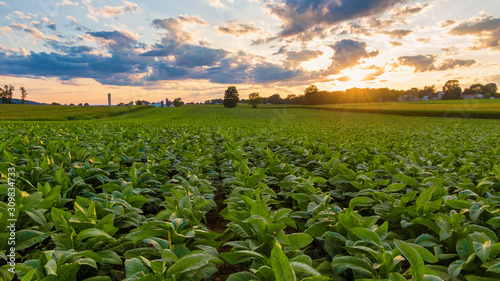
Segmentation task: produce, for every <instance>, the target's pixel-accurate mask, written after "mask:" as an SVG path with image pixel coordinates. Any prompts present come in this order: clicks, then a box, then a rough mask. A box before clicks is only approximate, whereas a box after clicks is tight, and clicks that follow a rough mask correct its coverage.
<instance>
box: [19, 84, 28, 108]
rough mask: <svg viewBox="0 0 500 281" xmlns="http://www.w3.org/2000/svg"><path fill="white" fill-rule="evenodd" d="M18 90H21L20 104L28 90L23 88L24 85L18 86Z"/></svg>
mask: <svg viewBox="0 0 500 281" xmlns="http://www.w3.org/2000/svg"><path fill="white" fill-rule="evenodd" d="M19 90H21V104H24V102H25V101H26V96H27V95H28V92H27V91H26V89H24V87H21V88H19Z"/></svg>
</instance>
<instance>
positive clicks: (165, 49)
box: [143, 15, 208, 56]
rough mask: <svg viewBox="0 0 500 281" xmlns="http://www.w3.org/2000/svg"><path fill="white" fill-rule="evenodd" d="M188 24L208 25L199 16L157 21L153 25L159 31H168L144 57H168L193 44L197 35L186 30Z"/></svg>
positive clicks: (183, 16) (184, 16)
mask: <svg viewBox="0 0 500 281" xmlns="http://www.w3.org/2000/svg"><path fill="white" fill-rule="evenodd" d="M186 24H198V25H208V24H207V23H206V22H205V21H204V20H203V19H202V18H200V17H198V16H188V15H181V16H178V17H176V18H171V17H170V18H166V19H155V20H153V22H152V25H153V26H154V27H156V28H158V29H164V30H166V31H167V32H166V34H164V35H163V38H161V43H158V44H155V45H154V46H152V48H153V49H152V50H150V51H149V52H146V53H144V54H143V55H144V56H167V55H169V54H170V52H171V51H172V50H174V49H176V48H179V47H180V46H182V45H184V44H193V43H194V42H195V41H196V38H195V34H193V33H192V32H188V31H186V30H185V25H186Z"/></svg>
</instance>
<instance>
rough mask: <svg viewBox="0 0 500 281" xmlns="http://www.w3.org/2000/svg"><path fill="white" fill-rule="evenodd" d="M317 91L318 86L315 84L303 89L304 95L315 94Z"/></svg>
mask: <svg viewBox="0 0 500 281" xmlns="http://www.w3.org/2000/svg"><path fill="white" fill-rule="evenodd" d="M318 92H319V90H318V87H316V85H311V86H309V87H307V88H306V89H305V90H304V95H307V94H316V93H318Z"/></svg>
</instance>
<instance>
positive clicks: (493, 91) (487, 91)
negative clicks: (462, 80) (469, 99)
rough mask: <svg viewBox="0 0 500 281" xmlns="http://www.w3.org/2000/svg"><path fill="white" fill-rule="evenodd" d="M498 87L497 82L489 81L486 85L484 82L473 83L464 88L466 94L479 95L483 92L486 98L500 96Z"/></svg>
mask: <svg viewBox="0 0 500 281" xmlns="http://www.w3.org/2000/svg"><path fill="white" fill-rule="evenodd" d="M497 91H498V87H497V84H495V83H489V84H486V85H483V84H479V83H477V84H472V85H471V86H470V87H469V88H465V89H464V93H463V94H464V95H470V94H472V95H477V94H481V95H483V97H484V98H486V99H489V98H491V97H497V96H498V93H497Z"/></svg>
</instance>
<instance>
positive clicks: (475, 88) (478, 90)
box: [469, 83, 484, 94]
mask: <svg viewBox="0 0 500 281" xmlns="http://www.w3.org/2000/svg"><path fill="white" fill-rule="evenodd" d="M469 89H470V90H471V91H472V92H474V94H483V93H484V85H483V84H479V83H477V84H472V85H471V86H470V87H469Z"/></svg>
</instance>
